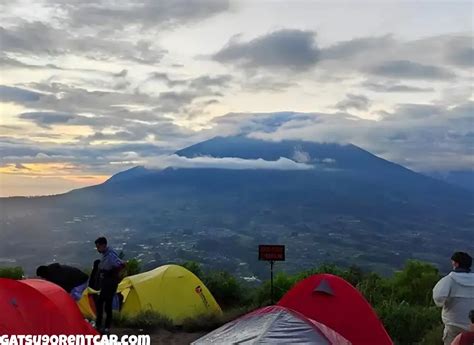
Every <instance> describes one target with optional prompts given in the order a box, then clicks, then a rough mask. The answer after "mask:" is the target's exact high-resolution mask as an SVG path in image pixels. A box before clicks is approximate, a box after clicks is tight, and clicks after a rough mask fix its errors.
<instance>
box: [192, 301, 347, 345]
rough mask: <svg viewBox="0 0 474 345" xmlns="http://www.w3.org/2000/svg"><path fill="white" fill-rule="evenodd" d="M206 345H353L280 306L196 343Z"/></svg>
mask: <svg viewBox="0 0 474 345" xmlns="http://www.w3.org/2000/svg"><path fill="white" fill-rule="evenodd" d="M192 344H193V345H204V344H222V345H224V344H225V345H230V344H246V345H247V344H314V345H336V344H337V345H350V344H351V343H350V342H349V341H348V340H347V339H345V338H344V337H343V336H341V335H340V334H338V333H337V332H335V331H333V330H332V329H330V328H329V327H326V326H325V325H323V324H321V323H318V322H316V321H313V320H311V319H308V318H306V317H305V316H304V315H302V314H300V313H298V312H296V311H294V310H291V309H288V308H285V307H280V306H270V307H265V308H261V309H258V310H256V311H253V312H252V313H250V314H247V315H244V316H242V317H240V318H238V319H236V320H234V321H231V322H229V323H227V324H225V325H223V326H221V327H220V328H218V329H216V330H215V331H213V332H211V333H209V334H207V335H205V336H204V337H202V338H200V339H198V340H196V341H195V342H193V343H192Z"/></svg>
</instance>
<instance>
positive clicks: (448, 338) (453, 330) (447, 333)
mask: <svg viewBox="0 0 474 345" xmlns="http://www.w3.org/2000/svg"><path fill="white" fill-rule="evenodd" d="M463 331H464V329H462V328H460V327H456V326H451V325H445V326H444V334H443V343H444V345H451V343H452V342H453V340H454V338H456V337H457V336H458V334H460V333H462V332H463Z"/></svg>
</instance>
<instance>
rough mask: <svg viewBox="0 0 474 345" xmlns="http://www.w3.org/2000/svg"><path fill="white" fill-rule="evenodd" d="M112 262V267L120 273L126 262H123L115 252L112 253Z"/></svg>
mask: <svg viewBox="0 0 474 345" xmlns="http://www.w3.org/2000/svg"><path fill="white" fill-rule="evenodd" d="M110 262H111V264H112V267H113V268H114V269H116V270H119V271H120V270H121V269H122V268H123V267H124V266H125V262H123V260H122V259H120V258H119V256H118V255H117V253H115V252H112V253H111V256H110Z"/></svg>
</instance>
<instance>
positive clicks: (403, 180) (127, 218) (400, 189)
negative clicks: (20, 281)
mask: <svg viewBox="0 0 474 345" xmlns="http://www.w3.org/2000/svg"><path fill="white" fill-rule="evenodd" d="M176 154H177V155H178V156H181V157H185V158H186V157H187V158H188V159H190V160H191V161H192V158H193V157H214V158H216V159H218V158H229V157H233V158H241V159H245V160H256V159H263V160H265V161H277V160H278V159H280V158H281V157H285V158H288V159H291V160H293V161H296V162H299V164H305V165H310V166H311V168H310V169H302V170H298V169H295V170H293V169H290V170H288V169H266V168H261V167H260V168H246V169H233V168H228V167H225V165H222V168H218V167H216V166H215V165H214V166H213V167H205V166H202V167H198V168H189V167H188V168H174V167H169V168H166V169H163V170H153V169H147V168H144V167H137V168H133V169H130V170H127V171H124V172H120V173H119V174H116V175H114V176H113V177H112V178H110V179H109V180H108V181H106V182H105V183H103V184H101V185H97V186H93V187H88V188H84V189H80V190H75V191H72V192H70V193H67V194H63V195H58V196H51V197H40V198H7V199H2V200H1V201H0V203H1V204H0V206H1V210H2V215H1V222H2V223H1V226H2V229H4V230H3V231H2V233H1V234H0V240H1V242H0V243H2V244H0V251H1V252H2V253H3V254H2V256H3V257H4V260H5V259H6V258H15V259H16V260H17V263H18V264H21V265H22V266H24V267H29V269H31V268H32V267H34V266H35V265H38V264H40V263H44V261H52V260H59V261H63V262H69V263H75V264H77V265H81V266H85V265H88V264H89V263H90V262H91V261H92V260H93V258H94V255H95V254H94V251H93V248H92V242H91V241H93V240H94V239H95V238H96V237H97V236H98V235H99V234H103V233H104V234H106V235H107V236H108V237H109V238H110V239H111V242H112V243H113V244H114V245H115V246H116V247H118V248H119V249H123V250H124V252H125V253H126V255H128V256H129V257H132V256H136V255H140V258H141V259H143V262H144V264H145V267H153V266H156V265H158V264H160V263H163V262H170V261H174V262H176V261H183V260H197V261H199V262H203V263H204V265H205V266H208V267H211V268H214V269H215V268H222V269H226V270H229V271H231V272H234V273H235V274H237V275H238V276H241V277H247V278H250V277H253V276H257V277H263V276H264V275H265V274H266V269H267V267H266V265H264V264H263V263H260V262H258V261H257V260H256V256H257V253H256V247H257V245H258V244H259V243H282V244H286V245H287V247H288V250H287V257H288V260H287V262H285V263H284V264H282V265H281V267H285V268H286V269H287V270H288V271H290V272H291V271H297V270H301V269H304V268H307V267H312V266H314V265H315V264H318V263H321V262H325V261H330V262H334V263H340V264H347V263H356V264H359V265H361V266H363V267H367V268H370V269H375V270H377V271H379V272H388V271H391V270H393V269H394V268H396V267H398V266H399V265H400V264H401V263H402V262H404V261H405V259H406V258H419V259H423V260H427V261H430V262H434V263H441V262H443V261H444V260H445V258H446V257H447V256H448V255H450V253H451V252H452V250H453V249H454V248H456V249H463V248H465V246H466V245H465V243H469V242H471V243H472V241H473V240H474V234H473V233H472V226H473V225H474V217H473V214H474V210H473V209H474V207H473V205H474V203H473V195H472V193H470V192H468V191H467V190H463V189H462V188H458V187H455V186H452V185H450V184H447V183H444V182H442V181H438V180H436V179H433V178H430V177H426V176H424V175H420V174H417V173H415V172H413V171H411V170H408V169H406V168H404V167H402V166H400V165H397V164H394V163H391V162H388V161H386V160H383V159H381V158H379V157H376V156H374V155H372V154H371V153H369V152H367V151H365V150H363V149H361V148H359V147H356V146H354V145H337V144H318V143H310V142H303V141H282V142H266V141H261V140H255V139H248V138H245V137H230V138H214V139H211V140H208V141H205V142H202V143H199V144H196V145H194V146H191V147H188V148H185V149H183V150H180V151H178V152H177V153H176ZM217 161H219V160H217ZM465 249H467V248H465ZM40 258H42V259H40ZM1 260H2V259H1V258H0V261H1Z"/></svg>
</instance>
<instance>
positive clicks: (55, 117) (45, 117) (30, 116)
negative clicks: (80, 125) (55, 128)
mask: <svg viewBox="0 0 474 345" xmlns="http://www.w3.org/2000/svg"><path fill="white" fill-rule="evenodd" d="M75 117H77V115H74V114H67V113H58V112H46V111H39V112H29V113H23V114H20V115H19V118H20V119H23V120H30V121H33V122H34V123H36V124H37V125H38V126H40V127H44V128H49V127H50V126H51V125H57V124H66V123H68V122H71V120H74V118H75Z"/></svg>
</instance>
